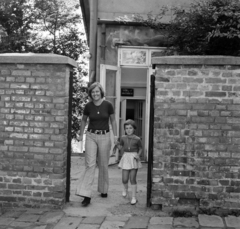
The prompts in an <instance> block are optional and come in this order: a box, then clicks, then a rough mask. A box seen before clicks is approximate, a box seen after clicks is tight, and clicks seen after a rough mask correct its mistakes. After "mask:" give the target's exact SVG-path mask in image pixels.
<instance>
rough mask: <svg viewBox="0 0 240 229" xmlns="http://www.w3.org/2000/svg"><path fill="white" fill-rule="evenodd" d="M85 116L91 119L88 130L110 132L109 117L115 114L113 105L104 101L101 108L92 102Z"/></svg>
mask: <svg viewBox="0 0 240 229" xmlns="http://www.w3.org/2000/svg"><path fill="white" fill-rule="evenodd" d="M83 114H84V115H86V116H88V117H89V125H88V129H91V130H108V129H109V117H110V115H112V114H114V109H113V106H112V104H111V103H110V102H109V101H107V100H103V101H102V103H101V104H100V105H99V106H96V105H95V104H94V103H93V102H92V101H91V102H89V103H87V104H86V106H85V108H84V111H83Z"/></svg>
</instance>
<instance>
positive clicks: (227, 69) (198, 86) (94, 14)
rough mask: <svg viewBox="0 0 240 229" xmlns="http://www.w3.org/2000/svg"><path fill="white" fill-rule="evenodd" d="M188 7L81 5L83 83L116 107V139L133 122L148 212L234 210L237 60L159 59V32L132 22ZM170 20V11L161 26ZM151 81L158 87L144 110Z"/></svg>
mask: <svg viewBox="0 0 240 229" xmlns="http://www.w3.org/2000/svg"><path fill="white" fill-rule="evenodd" d="M191 2H192V1H191V0H171V1H170V0H162V1H159V0H148V1H145V0H138V1H136V0H135V1H133V0H121V1H119V0H111V1H109V0H98V1H96V0H80V4H81V8H82V13H83V18H84V23H85V28H86V32H87V38H88V43H89V49H90V75H89V77H90V78H89V80H90V82H94V81H99V82H101V83H102V84H103V86H104V88H105V90H106V95H107V96H106V97H107V99H109V100H110V101H111V102H112V103H113V104H114V106H115V112H116V118H117V120H119V122H118V130H119V135H121V134H123V129H122V124H123V122H124V121H125V120H126V119H129V118H131V119H134V120H135V121H136V122H137V126H138V131H137V135H139V136H140V137H141V138H142V141H143V147H144V151H143V152H144V153H143V158H142V160H145V161H148V167H149V169H148V181H149V184H148V185H147V193H148V194H147V198H148V201H147V203H148V206H151V205H161V206H167V207H174V206H175V207H176V206H179V205H180V204H184V205H191V206H194V207H202V208H204V207H206V208H209V207H213V208H225V209H229V208H232V209H239V208H240V202H239V195H240V190H239V184H240V182H239V175H238V171H239V168H240V167H239V159H238V157H239V153H240V151H239V149H238V148H239V147H238V143H237V142H238V136H239V133H238V128H239V127H238V122H239V120H238V113H239V112H238V109H239V105H238V104H239V99H238V90H239V88H240V87H239V86H238V84H239V83H240V82H239V80H238V75H239V69H240V66H239V64H238V63H239V59H237V58H232V57H229V58H228V57H227V58H226V57H208V56H205V57H204V56H203V57H199V56H198V57H193V56H192V57H177V58H176V56H175V57H170V58H165V57H163V56H164V50H165V49H166V46H167V45H168V44H169V43H168V40H167V39H166V36H165V31H164V29H162V30H154V29H151V28H149V27H145V26H143V25H142V24H140V23H138V22H133V21H131V18H132V15H133V14H135V15H136V14H138V15H141V16H142V17H147V16H148V13H149V12H151V14H153V15H157V14H158V13H159V11H160V9H161V7H163V6H171V5H172V6H176V5H180V6H181V7H183V8H187V7H188V6H189V4H191ZM123 17H124V18H125V19H126V20H124V21H122V20H119V18H123ZM171 17H172V15H171V12H170V13H169V14H168V15H166V16H165V17H164V18H163V23H166V24H167V23H168V22H169V20H170V19H171ZM151 75H155V78H156V80H155V89H154V90H155V102H154V103H153V107H151V108H150V105H151V104H152V101H151V89H150V88H151V87H150V84H151V82H150V81H151V80H150V79H151ZM151 110H153V113H154V115H153V120H151V115H150V114H151ZM150 121H152V122H150ZM152 129H153V133H151V130H152ZM151 144H152V146H151V147H152V152H151V150H150V148H151V147H150V145H151ZM117 157H118V155H116V158H115V160H117ZM113 160H114V159H113Z"/></svg>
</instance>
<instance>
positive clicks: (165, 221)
mask: <svg viewBox="0 0 240 229" xmlns="http://www.w3.org/2000/svg"><path fill="white" fill-rule="evenodd" d="M172 223H173V217H152V218H151V219H150V221H149V224H150V225H152V224H161V225H172Z"/></svg>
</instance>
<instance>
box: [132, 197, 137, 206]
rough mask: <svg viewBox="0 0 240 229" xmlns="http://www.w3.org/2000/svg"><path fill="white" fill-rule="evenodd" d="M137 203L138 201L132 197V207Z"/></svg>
mask: <svg viewBox="0 0 240 229" xmlns="http://www.w3.org/2000/svg"><path fill="white" fill-rule="evenodd" d="M136 203H137V199H136V198H135V197H132V200H131V205H134V204H136Z"/></svg>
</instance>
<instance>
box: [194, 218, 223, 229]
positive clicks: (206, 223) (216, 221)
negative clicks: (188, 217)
mask: <svg viewBox="0 0 240 229" xmlns="http://www.w3.org/2000/svg"><path fill="white" fill-rule="evenodd" d="M198 222H199V225H200V226H201V227H211V228H213V227H215V228H224V224H223V220H222V218H221V217H219V216H217V215H198ZM204 229H205V228H204Z"/></svg>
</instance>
